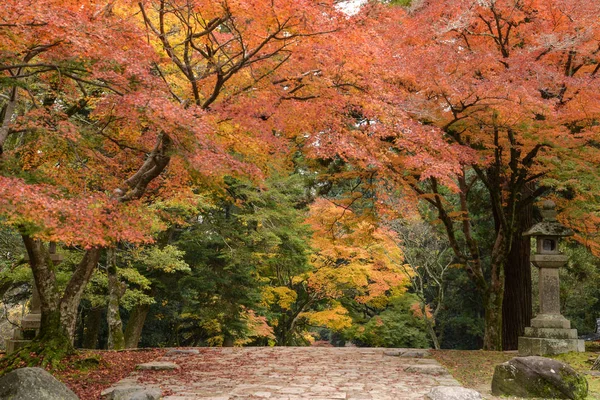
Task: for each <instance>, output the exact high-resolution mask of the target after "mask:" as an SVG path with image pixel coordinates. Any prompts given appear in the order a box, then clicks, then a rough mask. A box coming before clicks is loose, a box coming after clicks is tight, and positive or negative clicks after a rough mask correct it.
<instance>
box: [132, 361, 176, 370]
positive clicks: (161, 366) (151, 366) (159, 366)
mask: <svg viewBox="0 0 600 400" xmlns="http://www.w3.org/2000/svg"><path fill="white" fill-rule="evenodd" d="M179 368H181V367H180V366H179V365H177V364H175V363H172V362H169V361H152V362H148V363H144V364H138V365H136V367H135V369H137V370H142V371H143V370H153V371H172V370H174V369H179Z"/></svg>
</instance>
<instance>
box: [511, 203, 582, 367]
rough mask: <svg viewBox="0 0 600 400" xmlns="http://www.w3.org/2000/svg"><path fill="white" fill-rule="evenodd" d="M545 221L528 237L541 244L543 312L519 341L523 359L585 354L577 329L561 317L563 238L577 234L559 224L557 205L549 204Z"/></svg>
mask: <svg viewBox="0 0 600 400" xmlns="http://www.w3.org/2000/svg"><path fill="white" fill-rule="evenodd" d="M542 216H543V218H544V219H543V221H542V222H540V223H538V224H536V225H534V226H533V227H532V228H531V229H530V230H529V231H527V232H525V233H524V236H532V237H534V238H535V239H536V241H537V246H536V253H535V254H534V255H532V256H531V261H532V263H533V265H534V266H536V267H537V268H539V286H538V289H539V299H540V311H539V313H538V315H537V316H536V317H535V318H533V319H532V320H531V326H529V327H527V328H525V334H524V335H523V336H521V337H519V355H521V356H542V355H552V354H561V353H568V352H571V351H576V352H583V351H585V347H584V342H583V340H580V339H578V336H577V329H571V322H570V321H569V320H568V319H566V318H565V317H564V316H562V315H561V313H560V280H559V275H558V272H559V268H560V267H562V266H564V265H565V264H566V263H567V260H568V258H567V256H566V255H564V254H562V253H560V251H559V250H558V244H559V238H560V237H564V236H571V235H572V234H573V232H572V231H571V230H570V229H568V228H566V227H565V226H563V225H561V224H560V223H559V222H558V221H557V220H556V210H555V204H554V203H553V202H552V201H546V202H544V205H543V210H542Z"/></svg>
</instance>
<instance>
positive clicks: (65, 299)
mask: <svg viewBox="0 0 600 400" xmlns="http://www.w3.org/2000/svg"><path fill="white" fill-rule="evenodd" d="M22 238H23V243H24V244H25V248H26V249H27V254H28V255H29V262H30V265H31V269H32V272H33V277H34V280H35V284H36V287H37V289H38V293H39V296H40V309H41V313H42V320H41V327H40V334H39V335H38V336H37V337H36V339H35V341H34V342H37V343H39V348H40V350H42V351H43V352H45V353H47V355H48V356H50V357H53V358H54V357H55V356H57V355H58V356H60V355H62V354H67V353H69V352H71V351H72V350H73V338H74V334H75V323H76V321H77V308H78V307H79V302H80V300H81V296H82V294H83V291H84V289H85V286H86V285H87V283H88V282H89V280H90V278H91V275H92V272H93V271H94V268H95V267H96V265H97V264H98V260H99V258H100V252H101V250H100V249H99V248H91V249H89V250H87V251H86V252H85V254H84V256H83V258H82V259H81V262H80V263H79V264H77V266H76V267H75V270H74V271H73V273H72V275H71V278H70V279H69V281H68V282H67V286H66V288H65V289H64V292H62V293H61V291H59V289H58V287H57V282H56V266H55V265H54V263H53V261H52V259H51V258H50V253H49V252H48V249H47V248H46V245H45V244H44V243H43V242H41V241H40V240H37V239H33V238H32V237H30V236H28V235H27V234H23V235H22Z"/></svg>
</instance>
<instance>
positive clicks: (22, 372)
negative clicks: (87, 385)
mask: <svg viewBox="0 0 600 400" xmlns="http://www.w3.org/2000/svg"><path fill="white" fill-rule="evenodd" d="M0 399H4V400H79V397H77V396H76V395H75V393H73V392H72V391H71V390H70V389H69V388H67V387H66V386H65V385H64V384H62V383H61V382H59V381H58V380H56V378H54V377H53V376H52V375H50V374H49V373H48V372H46V371H45V370H43V369H41V368H20V369H16V370H14V371H12V372H9V373H8V374H6V375H4V376H3V377H2V378H0Z"/></svg>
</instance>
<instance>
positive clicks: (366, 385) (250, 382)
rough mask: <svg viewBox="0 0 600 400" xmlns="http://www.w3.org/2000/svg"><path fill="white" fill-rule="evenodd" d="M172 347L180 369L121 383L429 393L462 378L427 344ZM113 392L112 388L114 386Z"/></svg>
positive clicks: (265, 391)
mask: <svg viewBox="0 0 600 400" xmlns="http://www.w3.org/2000/svg"><path fill="white" fill-rule="evenodd" d="M197 350H198V352H197V354H193V352H195V351H191V352H190V353H192V354H190V353H187V354H186V353H183V352H177V351H173V352H170V353H167V355H166V356H165V357H163V358H162V359H161V360H159V361H170V362H173V363H175V364H177V365H178V366H179V367H180V368H176V369H171V370H164V371H155V370H145V371H137V372H134V373H133V374H132V375H131V376H130V377H128V378H126V379H125V380H123V381H121V382H119V383H118V384H117V386H116V387H117V388H118V387H125V386H131V385H143V386H146V387H148V386H150V387H159V388H160V389H161V390H162V391H163V395H164V396H165V397H164V399H165V400H192V399H204V400H208V399H211V400H234V399H265V398H268V399H271V400H275V399H281V400H283V399H286V400H292V399H313V400H322V399H323V400H324V399H349V400H350V399H352V400H367V399H369V400H376V399H377V400H387V399H390V400H391V399H394V400H404V399H424V396H425V394H427V393H428V392H429V391H430V390H431V388H433V387H434V386H439V385H442V386H459V383H458V382H457V381H456V380H454V379H453V378H452V376H450V375H449V374H448V372H447V371H446V370H445V369H444V368H443V367H442V366H440V364H438V362H437V361H435V360H434V359H431V358H429V354H428V353H427V352H426V351H423V350H400V349H372V348H323V347H246V348H200V349H197ZM109 391H110V390H109Z"/></svg>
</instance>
